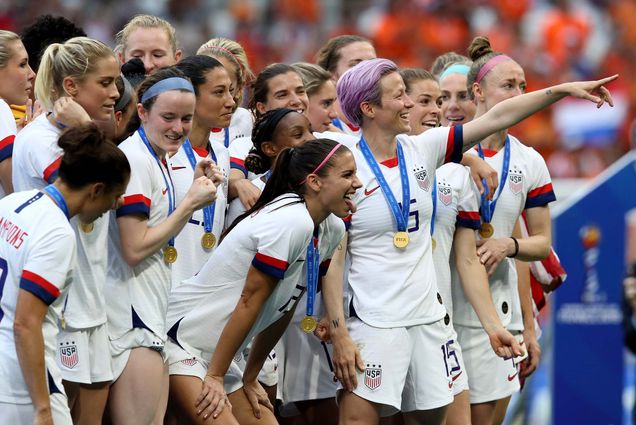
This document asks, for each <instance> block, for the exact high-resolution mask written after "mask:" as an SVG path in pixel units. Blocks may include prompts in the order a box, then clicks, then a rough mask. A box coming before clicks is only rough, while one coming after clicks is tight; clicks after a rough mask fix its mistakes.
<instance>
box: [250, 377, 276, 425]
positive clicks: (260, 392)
mask: <svg viewBox="0 0 636 425" xmlns="http://www.w3.org/2000/svg"><path fill="white" fill-rule="evenodd" d="M243 392H244V393H245V397H247V400H248V401H249V402H250V404H251V405H252V411H253V412H254V416H255V417H256V418H257V419H260V418H261V405H263V406H265V407H266V408H268V409H269V410H271V411H272V413H273V412H274V406H272V403H271V402H270V401H269V397H268V396H267V392H266V391H265V389H264V388H263V386H262V385H261V384H260V382H258V380H254V381H249V382H243Z"/></svg>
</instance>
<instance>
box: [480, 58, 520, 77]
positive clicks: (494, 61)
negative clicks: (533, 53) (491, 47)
mask: <svg viewBox="0 0 636 425" xmlns="http://www.w3.org/2000/svg"><path fill="white" fill-rule="evenodd" d="M507 60H512V58H511V57H509V56H506V55H497V56H494V57H492V58H490V60H488V61H487V62H486V63H485V64H484V66H482V67H481V69H480V70H479V74H477V78H476V79H475V82H476V83H479V82H480V81H481V80H483V78H484V77H485V76H486V74H488V73H489V72H490V71H491V70H492V69H493V68H494V67H496V66H497V65H499V64H500V63H501V62H504V61H507Z"/></svg>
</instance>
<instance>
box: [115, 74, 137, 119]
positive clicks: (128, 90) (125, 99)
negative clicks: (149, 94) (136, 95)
mask: <svg viewBox="0 0 636 425" xmlns="http://www.w3.org/2000/svg"><path fill="white" fill-rule="evenodd" d="M121 79H122V81H123V82H124V92H123V93H122V94H121V96H119V100H118V101H117V103H116V104H115V112H119V111H121V110H122V109H124V108H125V107H126V105H128V103H129V102H130V99H131V98H132V92H133V88H132V85H130V81H128V79H127V78H126V77H124V76H123V75H121Z"/></svg>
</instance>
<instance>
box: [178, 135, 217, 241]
mask: <svg viewBox="0 0 636 425" xmlns="http://www.w3.org/2000/svg"><path fill="white" fill-rule="evenodd" d="M183 150H184V151H185V154H186V156H187V157H188V161H189V162H190V166H192V170H193V171H194V169H195V168H196V166H197V160H196V158H195V157H194V149H192V144H191V143H190V139H186V141H185V142H183ZM208 150H209V151H210V155H211V156H212V161H214V163H215V164H216V154H215V153H214V149H212V146H211V145H209V144H208ZM215 206H216V201H214V202H213V203H212V204H210V205H208V206H207V207H203V228H204V229H205V232H206V233H212V226H213V225H214V212H215Z"/></svg>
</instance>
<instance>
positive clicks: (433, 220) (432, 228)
mask: <svg viewBox="0 0 636 425" xmlns="http://www.w3.org/2000/svg"><path fill="white" fill-rule="evenodd" d="M431 196H432V197H433V215H432V217H431V237H432V236H433V233H435V215H436V214H437V175H436V176H435V178H434V179H433V193H432V194H431Z"/></svg>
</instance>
